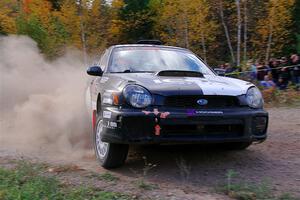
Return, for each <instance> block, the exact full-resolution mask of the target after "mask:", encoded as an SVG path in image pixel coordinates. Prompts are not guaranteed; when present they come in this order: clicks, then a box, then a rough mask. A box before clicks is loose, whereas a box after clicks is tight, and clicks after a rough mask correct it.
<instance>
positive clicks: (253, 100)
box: [246, 87, 264, 108]
mask: <svg viewBox="0 0 300 200" xmlns="http://www.w3.org/2000/svg"><path fill="white" fill-rule="evenodd" d="M246 99H247V103H248V105H249V106H250V107H252V108H262V107H263V104H264V101H263V97H262V95H261V93H260V91H259V90H258V89H257V88H256V87H251V88H249V89H248V91H247V94H246Z"/></svg>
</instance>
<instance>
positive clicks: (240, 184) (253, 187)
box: [217, 170, 299, 200]
mask: <svg viewBox="0 0 300 200" xmlns="http://www.w3.org/2000/svg"><path fill="white" fill-rule="evenodd" d="M226 179H227V181H226V184H224V185H221V186H219V187H218V188H217V190H218V191H221V192H222V193H224V194H226V195H228V196H229V197H231V198H233V199H238V200H299V198H296V197H293V196H292V195H290V194H288V193H286V194H282V195H280V196H275V195H274V192H273V191H272V190H273V188H272V186H271V184H270V183H269V182H261V183H257V184H254V183H248V182H245V181H239V179H238V173H236V172H235V171H233V170H228V171H227V174H226Z"/></svg>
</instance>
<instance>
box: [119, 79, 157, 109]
mask: <svg viewBox="0 0 300 200" xmlns="http://www.w3.org/2000/svg"><path fill="white" fill-rule="evenodd" d="M123 95H124V97H125V99H126V101H127V102H128V103H129V104H130V105H132V106H133V107H135V108H145V107H147V106H149V105H150V104H151V102H152V96H151V94H150V92H148V90H146V89H145V88H144V87H142V86H139V85H127V86H126V87H125V88H124V90H123Z"/></svg>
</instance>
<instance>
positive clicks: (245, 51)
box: [243, 0, 248, 62]
mask: <svg viewBox="0 0 300 200" xmlns="http://www.w3.org/2000/svg"><path fill="white" fill-rule="evenodd" d="M247 40H248V13H247V0H244V56H243V60H244V62H246V61H247Z"/></svg>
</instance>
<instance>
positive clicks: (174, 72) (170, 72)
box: [156, 70, 204, 78]
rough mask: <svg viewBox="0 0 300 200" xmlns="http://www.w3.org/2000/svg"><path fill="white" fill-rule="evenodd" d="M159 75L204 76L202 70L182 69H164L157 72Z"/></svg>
mask: <svg viewBox="0 0 300 200" xmlns="http://www.w3.org/2000/svg"><path fill="white" fill-rule="evenodd" d="M156 75H157V76H173V77H199V78H203V77H204V76H203V74H202V73H201V72H196V71H181V70H163V71H160V72H158V73H157V74H156Z"/></svg>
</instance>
